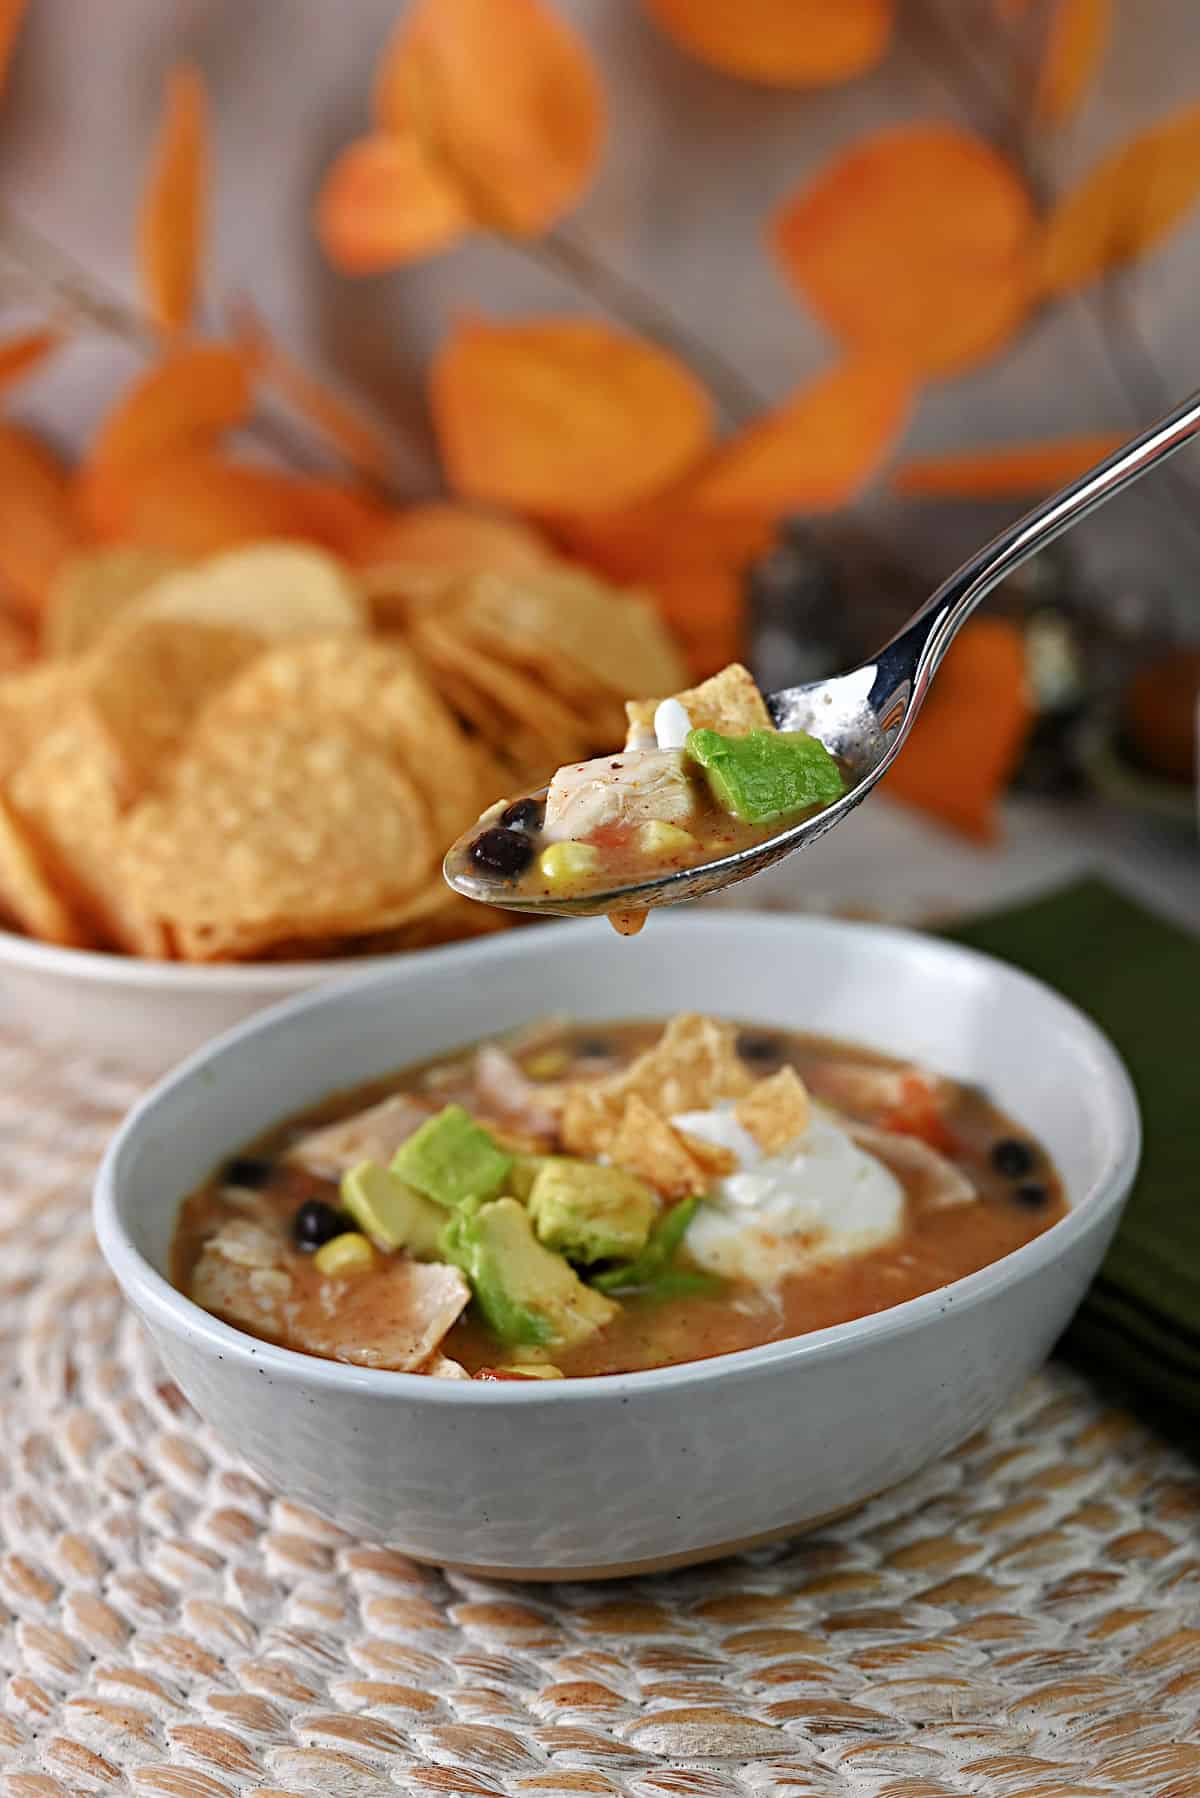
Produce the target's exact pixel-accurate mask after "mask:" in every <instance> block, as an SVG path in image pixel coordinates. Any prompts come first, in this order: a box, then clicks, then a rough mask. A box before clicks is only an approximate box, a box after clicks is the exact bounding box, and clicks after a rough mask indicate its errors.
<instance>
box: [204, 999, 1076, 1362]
mask: <svg viewBox="0 0 1200 1798" xmlns="http://www.w3.org/2000/svg"><path fill="white" fill-rule="evenodd" d="M1065 1209H1066V1207H1065V1202H1064V1198H1063V1193H1062V1189H1061V1185H1060V1182H1059V1179H1058V1176H1057V1175H1056V1173H1055V1171H1054V1168H1053V1167H1052V1166H1051V1164H1050V1161H1049V1159H1048V1157H1047V1155H1046V1153H1045V1151H1044V1150H1043V1149H1042V1148H1041V1147H1040V1146H1039V1144H1038V1143H1037V1142H1035V1141H1034V1140H1033V1139H1032V1138H1031V1137H1030V1136H1029V1134H1028V1133H1027V1132H1026V1131H1023V1130H1022V1129H1020V1127H1019V1126H1017V1125H1015V1124H1014V1123H1012V1122H1011V1121H1010V1120H1009V1119H1007V1118H1006V1117H1005V1116H1004V1115H1003V1114H1002V1113H1001V1112H1000V1111H998V1110H997V1109H996V1107H995V1106H994V1105H993V1104H992V1103H991V1101H990V1100H989V1098H988V1097H987V1095H986V1094H984V1093H981V1092H980V1091H979V1090H978V1089H976V1088H974V1087H970V1086H966V1085H962V1084H960V1083H959V1082H957V1081H955V1080H953V1079H949V1078H946V1077H944V1076H943V1075H940V1074H934V1073H930V1072H928V1071H927V1070H925V1069H922V1068H919V1067H914V1066H909V1065H904V1064H901V1063H899V1062H896V1061H893V1060H889V1059H886V1058H885V1057H883V1056H880V1055H875V1054H872V1053H870V1052H868V1051H865V1050H862V1049H858V1048H852V1047H848V1046H846V1045H843V1044H840V1043H834V1042H829V1041H826V1040H824V1039H822V1038H820V1037H816V1036H811V1035H805V1034H802V1033H797V1032H790V1031H784V1030H778V1029H767V1028H758V1027H756V1026H754V1025H749V1024H747V1025H736V1024H733V1023H729V1022H726V1021H724V1020H718V1019H715V1018H709V1017H700V1016H697V1015H695V1014H684V1015H681V1016H678V1017H675V1018H672V1019H671V1020H670V1022H669V1023H667V1024H666V1025H665V1026H664V1024H663V1023H662V1022H661V1020H660V1021H658V1022H644V1021H637V1022H629V1023H621V1024H604V1025H596V1024H576V1023H573V1022H570V1021H567V1020H564V1019H551V1020H545V1021H541V1022H538V1023H536V1024H532V1025H530V1026H527V1027H525V1028H524V1029H522V1030H520V1031H519V1032H516V1033H514V1034H511V1035H509V1036H508V1037H506V1038H503V1039H496V1040H493V1041H489V1042H483V1043H480V1044H478V1045H476V1046H474V1047H472V1048H469V1049H465V1050H459V1051H456V1052H455V1053H453V1054H451V1055H446V1056H443V1057H441V1058H439V1059H438V1060H436V1061H433V1062H428V1063H425V1064H423V1065H421V1066H417V1067H411V1068H406V1069H404V1070H403V1071H402V1072H400V1073H398V1074H396V1075H394V1076H392V1077H390V1078H388V1079H386V1080H382V1081H379V1082H377V1083H375V1084H374V1085H372V1086H371V1087H369V1088H364V1089H360V1090H358V1091H355V1092H351V1093H341V1094H338V1095H337V1096H336V1097H334V1098H331V1099H330V1100H329V1101H328V1102H327V1103H326V1104H325V1105H323V1106H322V1107H320V1108H319V1109H318V1110H317V1111H314V1112H311V1113H309V1114H307V1115H306V1116H304V1117H302V1118H299V1119H295V1120H293V1121H291V1122H289V1123H287V1124H285V1125H283V1126H281V1127H280V1128H279V1129H277V1130H274V1131H273V1132H271V1134H270V1135H268V1136H266V1137H264V1138H263V1139H262V1140H261V1141H260V1142H258V1143H256V1144H254V1145H253V1146H251V1147H249V1148H247V1149H246V1150H244V1151H243V1152H242V1153H240V1154H238V1155H236V1156H234V1157H233V1158H232V1159H231V1160H230V1161H228V1162H226V1164H225V1165H224V1166H223V1167H221V1168H220V1169H219V1170H218V1171H217V1173H216V1174H215V1175H214V1176H213V1178H212V1179H211V1180H210V1181H209V1182H208V1183H207V1184H206V1185H205V1186H204V1187H203V1188H202V1189H201V1190H200V1191H198V1192H196V1193H194V1194H193V1195H192V1196H191V1197H190V1198H189V1199H187V1200H186V1201H185V1203H184V1205H183V1207H182V1209H181V1212H180V1217H179V1222H178V1226H177V1229H176V1234H175V1242H174V1248H173V1262H172V1275H173V1278H174V1280H175V1283H176V1284H177V1285H178V1286H179V1287H180V1289H181V1290H182V1291H184V1292H186V1293H187V1294H189V1295H190V1297H192V1298H193V1299H194V1300H195V1301H196V1303H197V1304H199V1305H202V1306H203V1307H204V1308H205V1309H206V1310H208V1311H211V1312H213V1313H214V1314H216V1315H217V1316H218V1317H221V1318H223V1319H224V1320H225V1321H226V1322H227V1323H230V1324H233V1325H235V1326H236V1327H237V1328H239V1329H242V1330H246V1331H249V1332H250V1333H251V1334H253V1335H255V1336H259V1337H262V1338H264V1339H266V1340H268V1341H271V1342H275V1343H279V1344H282V1345H284V1346H285V1347H288V1348H293V1349H298V1350H300V1351H302V1352H303V1353H306V1354H310V1355H320V1356H326V1357H328V1358H331V1359H333V1360H337V1361H345V1362H351V1363H354V1364H356V1365H358V1366H362V1367H376V1368H389V1369H396V1370H400V1371H404V1372H416V1373H425V1374H431V1375H435V1376H440V1377H444V1378H452V1379H485V1380H486V1379H493V1380H497V1379H498V1380H535V1379H558V1378H562V1377H567V1378H570V1377H572V1376H578V1375H583V1374H613V1373H628V1372H634V1371H636V1370H638V1369H643V1368H651V1367H662V1366H665V1365H668V1364H671V1363H675V1362H683V1361H696V1360H702V1359H704V1358H706V1357H708V1356H713V1355H723V1354H728V1353H730V1352H731V1351H732V1350H736V1349H745V1348H751V1347H754V1346H755V1345H757V1344H759V1343H764V1342H773V1341H777V1340H779V1339H781V1338H785V1337H793V1336H799V1335H802V1334H803V1333H804V1332H806V1331H809V1330H816V1329H821V1328H823V1327H825V1326H827V1325H829V1324H836V1323H842V1322H845V1321H847V1320H848V1319H851V1318H856V1317H862V1316H865V1315H867V1314H868V1313H871V1312H876V1311H882V1310H884V1309H886V1308H887V1307H888V1306H890V1305H895V1304H899V1303H900V1302H901V1301H902V1300H904V1299H910V1298H913V1297H915V1296H916V1295H917V1294H919V1293H924V1292H930V1291H933V1290H935V1289H936V1288H938V1287H940V1286H943V1285H945V1284H946V1283H947V1282H949V1281H951V1280H957V1279H959V1278H961V1277H962V1276H963V1275H964V1274H969V1273H972V1272H973V1271H975V1270H976V1269H977V1268H981V1267H984V1266H986V1265H987V1264H988V1263H989V1262H992V1261H996V1260H998V1259H999V1258H1000V1257H1001V1256H1003V1255H1007V1254H1009V1253H1010V1252H1011V1251H1012V1250H1013V1249H1016V1248H1019V1247H1020V1246H1021V1244H1022V1243H1026V1242H1028V1241H1030V1239H1031V1238H1032V1237H1034V1236H1037V1235H1039V1234H1040V1233H1041V1232H1042V1231H1043V1230H1046V1229H1048V1228H1049V1227H1050V1226H1051V1225H1052V1224H1053V1223H1054V1222H1055V1221H1056V1220H1057V1219H1058V1218H1060V1217H1061V1216H1062V1215H1063V1214H1064V1211H1065Z"/></svg>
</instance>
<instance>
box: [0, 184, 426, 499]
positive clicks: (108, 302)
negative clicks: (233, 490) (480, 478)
mask: <svg viewBox="0 0 1200 1798" xmlns="http://www.w3.org/2000/svg"><path fill="white" fill-rule="evenodd" d="M10 278H11V279H12V280H14V281H15V283H16V284H17V286H18V288H19V290H20V291H21V294H22V297H23V298H28V299H30V300H36V301H38V302H39V303H41V304H45V305H47V306H48V308H49V310H50V313H51V316H52V318H54V319H56V320H61V321H63V322H65V323H66V324H67V325H68V326H73V327H76V328H78V327H81V326H82V327H87V328H89V329H91V330H94V331H99V332H102V333H103V334H104V335H105V336H107V337H114V338H117V339H118V340H119V341H120V342H121V343H124V344H127V345H128V346H129V347H130V348H131V349H133V350H135V351H136V352H137V353H138V354H139V355H140V356H143V357H145V358H146V359H147V360H151V359H153V358H155V357H157V356H158V355H159V354H160V353H161V351H162V347H163V338H162V334H161V332H160V331H159V330H158V328H157V327H156V326H155V325H154V323H153V322H152V321H151V320H150V319H148V318H147V317H146V316H145V315H144V314H143V313H141V312H139V311H138V309H137V308H136V307H135V306H131V305H129V304H128V302H127V301H125V300H123V299H122V298H121V296H120V295H119V294H117V293H115V292H114V291H113V290H112V289H111V288H107V287H106V286H105V285H104V283H103V282H101V281H98V280H97V279H96V278H95V276H94V275H93V274H92V273H91V271H90V270H88V269H86V268H85V267H84V266H83V265H82V264H81V263H79V262H77V261H76V260H75V258H74V257H72V256H70V255H69V254H68V253H67V252H66V251H65V250H62V249H60V248H59V246H58V245H57V244H55V243H53V242H52V241H51V240H50V239H49V238H47V237H44V236H43V235H42V233H41V232H40V231H38V230H37V229H36V228H35V227H34V226H32V225H30V224H28V223H27V222H26V221H25V220H24V219H22V218H20V217H19V216H18V215H17V214H16V213H15V212H13V210H12V209H11V207H9V206H6V205H4V204H3V203H2V202H0V282H4V281H7V280H8V279H10ZM243 428H244V429H245V431H246V433H247V435H248V436H250V437H252V438H253V439H254V440H255V441H256V442H258V443H259V444H260V445H261V446H262V447H263V448H264V449H267V450H270V451H271V452H272V453H273V454H274V455H276V456H278V457H279V458H280V460H281V461H282V462H283V463H284V464H285V465H286V466H287V467H288V468H290V469H292V470H293V471H294V472H296V473H297V474H319V473H320V472H321V470H322V466H323V465H322V463H321V461H320V460H319V459H318V458H315V457H314V456H313V454H312V451H311V450H310V449H309V447H308V446H307V445H306V444H305V443H304V442H302V440H301V439H300V437H299V436H298V435H297V433H296V432H295V431H293V430H292V429H291V428H290V426H289V425H288V424H287V423H286V422H285V421H284V420H283V419H281V418H279V417H278V416H277V415H276V414H274V413H271V412H266V411H263V410H262V408H261V406H260V408H259V410H257V411H256V412H255V414H254V416H253V417H252V418H251V419H249V420H248V421H247V423H246V425H245V426H244V427H243ZM330 447H331V449H332V450H333V451H334V453H335V454H339V453H340V452H338V450H337V446H336V445H331V446H330ZM341 459H342V460H345V458H344V457H341ZM355 472H356V473H357V474H360V475H361V473H362V471H361V470H357V469H356V470H355ZM364 478H368V477H364ZM373 484H374V485H375V486H376V487H377V488H378V489H379V491H380V493H381V495H382V496H383V497H384V498H387V499H391V500H396V501H399V500H400V498H401V497H402V496H401V495H400V493H399V492H398V491H397V490H396V489H394V488H392V487H391V485H390V484H387V483H383V482H380V481H378V480H376V481H375V482H373Z"/></svg>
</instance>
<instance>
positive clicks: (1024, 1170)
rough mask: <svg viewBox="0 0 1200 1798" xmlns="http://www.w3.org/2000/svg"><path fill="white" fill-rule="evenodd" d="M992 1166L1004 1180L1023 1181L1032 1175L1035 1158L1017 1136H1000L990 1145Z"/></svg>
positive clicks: (1030, 1149) (1027, 1145)
mask: <svg viewBox="0 0 1200 1798" xmlns="http://www.w3.org/2000/svg"><path fill="white" fill-rule="evenodd" d="M991 1160H992V1166H993V1167H994V1168H995V1170H996V1172H997V1173H998V1174H1003V1175H1004V1178H1005V1179H1006V1180H1023V1179H1024V1178H1025V1175H1026V1174H1029V1173H1032V1172H1033V1168H1034V1164H1035V1162H1036V1161H1037V1156H1036V1154H1035V1153H1034V1151H1033V1149H1032V1148H1030V1146H1029V1144H1028V1143H1027V1142H1022V1141H1021V1140H1020V1138H1019V1137H1017V1136H1002V1137H1001V1138H1000V1141H999V1142H995V1143H993V1144H992V1157H991Z"/></svg>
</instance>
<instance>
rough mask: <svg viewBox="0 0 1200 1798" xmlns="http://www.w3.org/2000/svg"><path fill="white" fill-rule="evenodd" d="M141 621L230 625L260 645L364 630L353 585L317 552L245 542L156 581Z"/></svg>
mask: <svg viewBox="0 0 1200 1798" xmlns="http://www.w3.org/2000/svg"><path fill="white" fill-rule="evenodd" d="M139 610H140V612H141V614H142V616H143V617H146V618H179V619H187V620H188V621H189V622H190V623H193V624H208V625H222V626H236V628H237V629H239V630H245V631H254V632H256V633H257V634H258V635H259V636H261V637H264V638H266V639H267V640H268V641H269V640H271V639H274V638H277V637H317V636H321V637H332V636H337V635H339V634H343V633H344V634H350V635H354V634H358V633H360V632H362V631H365V630H366V628H367V621H368V619H367V605H366V601H365V599H364V598H363V596H362V593H361V592H360V591H359V588H358V586H357V585H356V583H355V582H354V581H353V580H352V579H351V577H350V575H349V574H348V573H347V572H346V570H345V569H344V568H343V567H342V565H341V563H340V562H337V561H335V560H334V558H333V557H332V556H330V555H327V554H326V553H325V552H324V551H323V550H319V549H314V548H312V546H311V545H309V544H307V543H288V542H268V543H253V544H250V545H249V546H248V547H247V548H245V549H234V550H228V551H226V553H225V554H223V555H219V556H212V557H210V558H209V559H208V560H207V561H205V562H201V563H199V564H198V565H197V566H196V567H194V568H189V569H186V570H184V572H183V573H181V574H176V575H173V576H172V577H171V578H170V579H168V580H164V581H160V582H159V583H158V585H157V586H156V587H155V588H154V590H153V592H152V593H150V594H149V595H147V597H146V598H145V599H144V600H143V601H142V604H141V606H140V607H139Z"/></svg>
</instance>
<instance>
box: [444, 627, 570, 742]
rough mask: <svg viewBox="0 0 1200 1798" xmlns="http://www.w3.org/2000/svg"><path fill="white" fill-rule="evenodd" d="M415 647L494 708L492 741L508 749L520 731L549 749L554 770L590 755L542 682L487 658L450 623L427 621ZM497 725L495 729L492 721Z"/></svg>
mask: <svg viewBox="0 0 1200 1798" xmlns="http://www.w3.org/2000/svg"><path fill="white" fill-rule="evenodd" d="M412 634H413V642H414V643H415V644H416V645H417V647H418V648H419V649H420V651H421V652H422V654H423V655H424V656H425V658H426V659H427V661H429V662H430V663H433V664H439V663H440V664H441V665H442V666H443V667H444V668H445V669H446V670H447V671H448V672H449V673H451V674H452V675H453V676H454V677H455V678H456V679H457V680H459V681H464V680H465V681H469V682H470V684H471V685H472V686H473V687H475V688H476V689H477V690H478V691H479V692H480V693H481V694H482V695H483V696H484V699H485V700H486V701H487V702H488V706H489V713H485V714H484V718H485V721H486V722H487V724H488V726H489V728H488V732H487V737H488V741H490V742H496V743H498V744H500V745H503V744H504V742H505V741H506V739H508V738H510V737H511V735H512V733H513V732H514V731H515V730H518V729H520V728H521V726H524V730H525V733H526V734H528V735H529V736H531V737H533V738H535V739H537V740H538V741H540V742H541V743H544V745H545V755H546V757H547V759H548V761H549V763H550V766H551V767H552V768H553V767H557V766H558V765H559V763H561V762H570V761H575V760H576V759H577V758H578V757H579V756H581V755H583V754H585V753H586V751H587V749H588V741H587V738H586V737H585V736H584V735H583V733H582V732H581V731H580V729H579V726H578V724H577V723H576V720H575V718H574V717H573V716H572V714H571V712H570V711H569V710H568V708H567V707H566V706H564V705H562V704H561V703H560V702H559V700H557V699H556V698H555V696H554V694H553V693H552V692H548V691H547V689H546V685H545V683H544V682H540V683H539V682H537V681H535V680H532V679H530V678H529V677H528V676H527V675H524V674H522V673H520V672H518V671H517V670H516V669H515V668H513V667H512V665H511V664H510V663H506V662H504V661H502V660H501V659H500V658H499V657H498V656H494V655H491V654H485V653H481V652H480V651H479V650H477V649H475V648H473V647H471V646H470V645H469V644H468V643H465V642H464V641H463V640H462V638H461V637H460V635H459V633H458V632H457V630H455V629H454V628H453V625H452V624H451V623H450V622H443V621H442V620H441V619H440V618H436V617H424V618H420V619H418V620H417V621H416V622H415V623H414V625H413V630H412ZM493 715H494V718H495V723H494V724H492V722H491V716H493Z"/></svg>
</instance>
